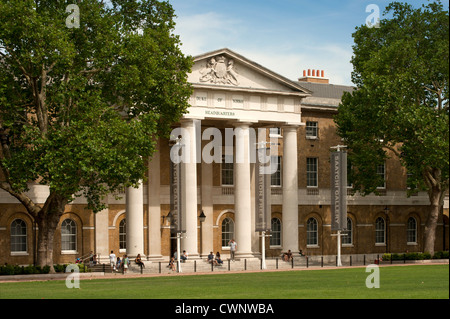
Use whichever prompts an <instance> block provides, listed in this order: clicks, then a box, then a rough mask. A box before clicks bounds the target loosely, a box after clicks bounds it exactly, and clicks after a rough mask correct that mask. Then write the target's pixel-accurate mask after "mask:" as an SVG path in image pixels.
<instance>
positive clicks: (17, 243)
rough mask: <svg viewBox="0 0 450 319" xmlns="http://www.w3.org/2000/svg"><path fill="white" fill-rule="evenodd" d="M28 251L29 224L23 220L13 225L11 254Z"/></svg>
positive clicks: (15, 221) (16, 221)
mask: <svg viewBox="0 0 450 319" xmlns="http://www.w3.org/2000/svg"><path fill="white" fill-rule="evenodd" d="M26 251H27V224H26V223H25V222H24V221H23V220H22V219H15V220H14V221H13V222H12V223H11V252H16V253H18V252H26Z"/></svg>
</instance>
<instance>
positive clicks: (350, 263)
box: [350, 255, 352, 266]
mask: <svg viewBox="0 0 450 319" xmlns="http://www.w3.org/2000/svg"><path fill="white" fill-rule="evenodd" d="M350 266H352V255H350Z"/></svg>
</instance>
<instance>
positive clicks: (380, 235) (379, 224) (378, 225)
mask: <svg viewBox="0 0 450 319" xmlns="http://www.w3.org/2000/svg"><path fill="white" fill-rule="evenodd" d="M384 232H385V229H384V219H383V218H381V217H378V218H377V220H376V221H375V243H377V244H384V238H385V237H384Z"/></svg>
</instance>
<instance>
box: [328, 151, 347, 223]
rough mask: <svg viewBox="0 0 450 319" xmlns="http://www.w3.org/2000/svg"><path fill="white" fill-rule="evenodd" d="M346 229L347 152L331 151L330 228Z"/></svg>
mask: <svg viewBox="0 0 450 319" xmlns="http://www.w3.org/2000/svg"><path fill="white" fill-rule="evenodd" d="M345 229H347V152H342V151H338V152H333V153H331V230H332V231H338V230H345Z"/></svg>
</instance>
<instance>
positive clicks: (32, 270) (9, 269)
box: [0, 264, 89, 276]
mask: <svg viewBox="0 0 450 319" xmlns="http://www.w3.org/2000/svg"><path fill="white" fill-rule="evenodd" d="M67 266H68V265H67V264H66V265H61V264H57V265H53V268H54V269H55V272H56V273H64V272H65V271H66V267H67ZM77 266H78V269H79V271H80V272H89V268H88V267H87V266H86V265H85V264H77ZM49 272H50V266H44V267H40V266H34V265H28V266H18V265H4V266H0V276H3V275H36V274H48V273H49Z"/></svg>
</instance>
